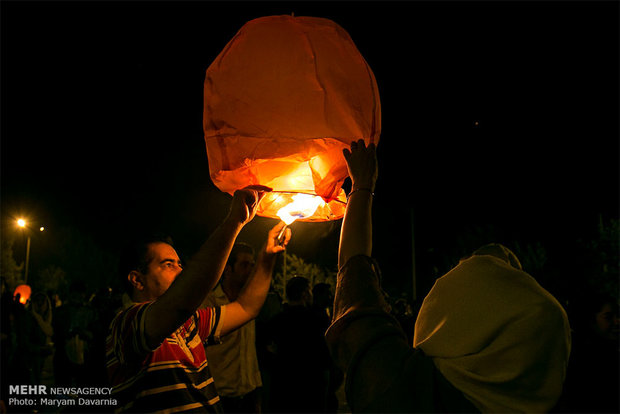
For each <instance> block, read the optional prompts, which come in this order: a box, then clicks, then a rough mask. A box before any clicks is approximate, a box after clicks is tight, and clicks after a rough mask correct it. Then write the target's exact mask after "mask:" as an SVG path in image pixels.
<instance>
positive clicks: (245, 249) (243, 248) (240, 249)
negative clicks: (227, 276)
mask: <svg viewBox="0 0 620 414" xmlns="http://www.w3.org/2000/svg"><path fill="white" fill-rule="evenodd" d="M241 253H248V254H251V255H252V257H254V248H253V247H252V246H250V245H249V244H247V243H243V242H239V243H235V245H234V246H233V248H232V250H231V251H230V255H228V261H227V262H226V266H230V267H231V268H232V267H233V266H234V265H235V262H236V261H237V256H238V255H239V254H241Z"/></svg>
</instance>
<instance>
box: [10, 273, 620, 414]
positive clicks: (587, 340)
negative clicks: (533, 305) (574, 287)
mask: <svg viewBox="0 0 620 414" xmlns="http://www.w3.org/2000/svg"><path fill="white" fill-rule="evenodd" d="M69 292H70V294H68V295H66V296H65V297H60V298H58V294H57V293H56V292H37V291H34V292H33V294H32V296H31V298H30V300H29V301H28V302H27V303H26V304H22V303H20V297H19V295H17V296H13V292H12V291H11V290H10V289H9V287H8V286H7V285H6V283H5V281H4V280H3V281H2V296H1V298H0V302H1V307H2V310H1V318H2V322H1V328H2V345H1V347H0V350H1V353H2V367H3V368H2V381H1V384H2V385H1V391H2V403H1V404H0V410H2V411H1V412H36V411H38V412H72V410H75V408H71V407H68V408H65V409H60V408H55V409H51V408H49V407H48V408H45V407H36V406H35V407H22V406H11V407H7V404H8V402H7V396H8V387H9V385H15V384H19V385H22V384H32V385H41V384H44V385H48V386H61V385H62V386H79V387H86V386H108V385H109V382H108V378H107V374H106V367H105V337H106V334H107V330H108V325H109V323H110V321H111V320H112V318H113V317H114V315H115V314H116V312H117V311H118V310H119V309H121V307H122V292H121V291H115V290H112V289H111V288H107V287H106V288H102V289H99V290H97V291H95V292H89V291H87V289H86V286H85V285H84V283H82V282H75V283H73V284H72V285H71V287H70V289H69ZM333 294H334V287H332V286H330V285H328V284H325V283H318V284H316V285H315V286H311V285H310V283H309V281H308V279H306V278H303V277H293V278H291V279H290V280H289V282H288V284H287V286H286V295H285V298H282V297H281V296H280V295H279V294H278V293H277V292H276V291H274V290H271V291H270V292H269V294H268V296H267V299H266V302H265V304H264V306H263V308H262V309H261V313H260V315H259V316H258V318H257V319H256V352H257V356H258V361H259V368H260V374H261V378H262V387H260V388H259V389H258V391H259V393H260V399H259V400H260V407H258V409H257V412H266V413H267V412H316V413H319V412H324V413H335V412H348V411H349V408H348V406H347V401H346V400H345V398H344V392H343V388H344V373H343V372H342V371H341V370H339V369H338V368H337V367H336V366H335V364H334V363H333V361H332V358H331V357H330V355H329V352H328V350H327V347H326V343H325V338H324V334H325V331H326V330H327V328H328V327H329V325H330V324H331V322H332V316H333V315H332V312H333V300H334V297H333ZM387 299H388V302H389V304H390V307H391V314H392V316H394V318H395V319H396V320H398V322H399V324H400V326H401V327H402V330H403V332H404V334H405V335H406V336H407V337H408V338H409V341H410V343H411V340H412V338H413V336H414V326H415V320H416V316H417V312H418V308H419V303H416V302H412V301H410V300H408V299H407V298H405V297H398V298H389V297H388V298H387ZM565 306H566V308H567V311H568V316H569V320H570V325H571V333H572V350H571V356H570V360H569V365H568V369H567V376H566V382H565V384H564V392H563V394H562V397H561V398H560V401H559V402H558V404H557V406H556V407H555V408H554V409H553V410H552V412H559V413H563V412H566V413H568V412H570V413H580V412H597V413H599V412H601V413H602V412H620V408H619V403H618V401H619V399H618V389H619V384H618V367H619V360H618V357H619V342H618V303H617V301H616V299H615V298H614V297H612V296H610V295H608V294H602V293H600V292H597V291H595V290H592V289H589V290H584V291H583V292H582V295H581V297H580V298H578V300H574V301H572V302H571V303H567V304H565ZM67 398H71V397H70V396H67ZM78 411H79V410H78ZM97 411H100V412H108V411H110V409H109V408H97V407H91V408H90V409H89V412H97Z"/></svg>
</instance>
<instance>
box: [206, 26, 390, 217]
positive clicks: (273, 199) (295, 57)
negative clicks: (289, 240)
mask: <svg viewBox="0 0 620 414" xmlns="http://www.w3.org/2000/svg"><path fill="white" fill-rule="evenodd" d="M204 87H205V89H204V118H203V126H204V132H205V143H206V148H207V156H208V159H209V172H210V175H211V179H212V180H213V183H214V184H215V185H216V186H217V187H218V188H219V189H220V190H222V191H224V192H227V193H230V194H233V193H234V192H235V190H238V189H240V188H243V187H245V186H247V185H252V184H260V185H266V186H269V187H271V188H273V190H274V191H273V192H272V193H268V194H267V195H266V196H265V197H264V198H263V200H262V201H261V204H260V206H259V208H258V212H257V213H258V214H259V215H261V216H264V217H272V218H278V211H280V210H281V209H282V208H283V207H285V206H287V205H288V204H290V203H292V202H294V201H295V200H293V197H294V196H295V195H297V194H306V195H309V196H318V197H319V198H321V199H322V201H323V202H322V203H317V207H316V210H315V211H314V212H313V213H312V214H311V215H306V214H305V213H304V214H299V215H298V216H297V219H298V220H299V221H327V220H335V219H339V218H341V217H342V216H343V215H344V211H345V207H346V196H345V194H344V191H343V190H342V188H341V187H342V184H343V182H344V180H345V179H346V177H347V167H346V163H345V161H344V157H343V156H342V150H343V149H344V148H348V147H349V145H350V143H351V141H354V140H358V139H364V140H365V141H366V142H367V143H371V142H374V143H375V144H376V143H378V141H379V136H380V133H381V105H380V100H379V92H378V88H377V83H376V80H375V78H374V75H373V73H372V71H371V69H370V67H369V66H368V64H367V63H366V61H365V60H364V58H363V57H362V56H361V54H360V53H359V51H358V50H357V48H356V46H355V44H354V43H353V41H352V40H351V37H350V36H349V34H348V33H347V32H346V31H345V30H344V29H342V28H341V27H340V26H339V25H338V24H336V23H335V22H333V21H331V20H328V19H323V18H315V17H293V16H268V17H262V18H258V19H255V20H252V21H250V22H248V23H246V24H245V25H244V26H243V27H242V28H241V29H240V30H239V32H238V33H237V34H236V35H235V36H234V37H233V39H232V40H231V41H230V42H229V43H228V44H227V45H226V47H225V48H224V50H223V51H222V52H221V53H220V54H219V55H218V56H217V58H216V59H215V60H214V61H213V63H212V64H211V65H210V66H209V68H208V69H207V72H206V77H205V84H204ZM298 212H299V211H298Z"/></svg>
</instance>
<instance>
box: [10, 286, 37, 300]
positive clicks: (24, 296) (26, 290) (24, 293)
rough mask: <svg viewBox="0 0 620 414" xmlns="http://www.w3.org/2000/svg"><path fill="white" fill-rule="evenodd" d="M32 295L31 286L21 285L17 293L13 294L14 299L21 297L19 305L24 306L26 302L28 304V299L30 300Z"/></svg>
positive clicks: (16, 290)
mask: <svg viewBox="0 0 620 414" xmlns="http://www.w3.org/2000/svg"><path fill="white" fill-rule="evenodd" d="M31 293H32V290H31V289H30V286H28V285H19V286H17V287H16V288H15V292H13V298H15V297H17V295H19V303H21V304H22V305H25V304H26V302H28V299H30V294H31Z"/></svg>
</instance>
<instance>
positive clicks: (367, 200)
mask: <svg viewBox="0 0 620 414" xmlns="http://www.w3.org/2000/svg"><path fill="white" fill-rule="evenodd" d="M343 154H344V158H345V160H346V161H347V168H348V169H349V176H350V177H351V180H352V182H353V186H352V189H351V193H350V194H349V202H348V204H347V209H346V211H345V214H344V220H343V221H342V231H341V232H340V249H339V252H338V268H342V266H344V265H345V264H346V263H347V261H348V260H349V259H350V258H351V257H353V256H356V255H358V254H365V255H366V256H370V254H371V253H372V220H371V209H372V197H373V193H374V191H375V183H376V181H377V174H378V169H377V155H376V152H375V144H369V145H368V147H366V144H365V143H364V140H361V139H360V140H359V141H357V142H355V141H354V142H352V143H351V150H350V151H349V150H348V149H345V150H343Z"/></svg>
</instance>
